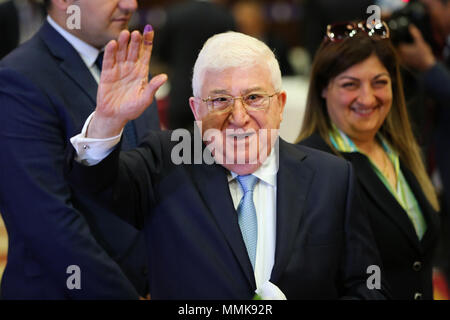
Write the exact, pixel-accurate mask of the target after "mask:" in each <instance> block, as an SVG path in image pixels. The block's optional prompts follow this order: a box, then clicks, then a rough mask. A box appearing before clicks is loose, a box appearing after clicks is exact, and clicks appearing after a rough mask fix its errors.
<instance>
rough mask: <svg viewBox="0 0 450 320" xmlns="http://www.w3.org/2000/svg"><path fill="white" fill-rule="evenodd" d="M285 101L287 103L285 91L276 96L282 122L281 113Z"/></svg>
mask: <svg viewBox="0 0 450 320" xmlns="http://www.w3.org/2000/svg"><path fill="white" fill-rule="evenodd" d="M286 101H287V94H286V91H281V92H280V93H279V94H278V102H279V103H280V110H279V111H280V121H282V120H283V112H284V107H285V106H286Z"/></svg>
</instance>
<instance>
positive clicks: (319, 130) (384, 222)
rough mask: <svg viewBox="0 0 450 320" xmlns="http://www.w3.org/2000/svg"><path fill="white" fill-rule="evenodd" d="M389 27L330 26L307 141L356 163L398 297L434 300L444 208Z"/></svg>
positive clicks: (315, 70) (316, 68) (312, 94)
mask: <svg viewBox="0 0 450 320" xmlns="http://www.w3.org/2000/svg"><path fill="white" fill-rule="evenodd" d="M388 36H389V31H388V28H387V25H386V24H384V23H380V24H377V25H376V28H368V27H365V24H364V23H363V22H361V23H341V24H335V25H330V26H329V27H328V28H327V37H326V38H325V39H324V40H323V42H322V44H321V47H320V48H319V50H318V52H317V54H316V57H315V59H314V62H313V66H312V72H311V79H310V87H309V93H308V99H307V105H306V110H305V117H304V120H303V126H302V130H301V133H300V136H299V138H298V141H299V142H300V144H302V145H305V146H309V147H313V148H317V149H320V150H322V151H325V152H329V153H332V154H336V155H338V156H340V157H343V158H345V159H347V160H348V161H350V162H351V163H352V165H353V167H354V169H355V173H356V176H357V180H358V186H359V194H360V197H361V200H362V203H364V207H365V209H366V210H367V212H368V214H369V217H370V221H371V226H372V230H373V233H374V236H375V240H376V242H377V245H378V249H379V251H380V254H381V258H382V263H383V267H382V269H381V276H382V277H383V278H384V279H385V280H387V282H388V284H389V285H390V289H391V294H392V297H393V298H394V299H433V285H432V267H433V258H434V252H435V247H436V244H437V240H438V233H439V232H438V228H439V219H438V218H439V217H438V213H437V211H438V210H439V204H438V200H437V196H436V193H435V191H434V188H433V185H432V183H431V181H430V179H429V177H428V175H427V173H426V171H425V167H424V164H423V162H422V158H421V154H420V149H419V146H418V145H417V143H416V141H415V139H414V135H413V133H412V130H411V127H410V123H409V120H408V113H407V109H406V105H405V101H404V97H403V88H402V80H401V77H400V73H399V65H398V61H397V56H396V52H395V49H394V47H393V46H392V44H391V42H390V41H389V39H388Z"/></svg>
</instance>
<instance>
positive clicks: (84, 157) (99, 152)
mask: <svg viewBox="0 0 450 320" xmlns="http://www.w3.org/2000/svg"><path fill="white" fill-rule="evenodd" d="M94 113H95V111H94V112H93V113H91V115H90V116H89V117H88V118H87V120H86V122H85V123H84V126H83V129H82V130H81V133H80V134H77V135H76V136H73V137H72V138H70V142H71V143H72V146H73V147H74V149H75V151H76V152H77V155H76V157H75V161H77V162H79V163H82V164H84V165H86V166H94V165H96V164H98V163H99V162H101V161H102V160H103V159H105V158H106V157H107V156H108V155H109V154H110V153H111V152H112V151H113V150H114V149H115V147H116V146H117V145H118V143H119V142H120V138H121V136H122V132H123V130H122V131H121V132H120V133H119V134H118V135H117V136H115V137H111V138H105V139H93V138H86V131H87V128H88V126H89V123H90V122H91V119H92V116H93V115H94Z"/></svg>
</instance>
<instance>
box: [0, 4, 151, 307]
mask: <svg viewBox="0 0 450 320" xmlns="http://www.w3.org/2000/svg"><path fill="white" fill-rule="evenodd" d="M45 5H46V9H47V12H48V16H47V18H46V21H45V22H44V24H43V26H42V27H41V29H40V30H39V31H38V33H37V34H36V35H35V36H34V37H33V38H32V39H31V40H30V41H28V42H26V43H24V44H23V45H22V46H19V47H18V48H17V49H15V50H14V51H13V52H11V53H10V54H9V55H7V56H6V57H5V58H3V59H2V60H1V61H0V145H1V152H0V168H1V170H0V212H1V214H2V217H3V219H4V222H5V225H6V228H7V230H8V237H9V247H8V260H7V265H6V269H5V271H4V274H3V278H2V282H1V297H2V298H4V299H138V298H139V296H145V295H146V294H147V292H148V286H147V272H148V270H147V263H146V261H147V260H146V257H145V249H144V241H143V236H142V234H141V233H140V232H139V231H138V230H137V229H135V228H133V227H131V226H130V225H128V224H127V223H126V222H124V221H122V220H120V219H119V218H117V217H115V215H114V214H112V213H111V212H112V211H114V210H117V208H114V207H106V206H102V205H101V204H99V202H98V199H96V198H92V197H89V196H87V195H85V194H82V193H80V192H77V191H75V190H72V189H71V188H70V187H69V185H68V183H67V181H66V177H65V175H64V170H63V166H64V152H65V150H66V147H67V146H68V143H69V138H70V137H71V136H73V135H74V134H75V133H76V132H77V131H78V130H79V129H80V128H81V127H82V125H83V120H84V119H85V118H86V117H87V116H88V115H89V114H90V113H91V112H92V111H93V110H94V109H95V104H96V96H97V88H98V81H99V76H100V71H101V68H102V63H101V61H102V57H103V54H102V49H103V47H104V46H105V45H106V43H108V41H110V40H112V39H116V38H117V36H118V35H119V33H120V32H121V31H122V30H123V29H126V28H127V25H128V21H129V20H130V18H131V15H132V14H133V12H134V11H135V10H136V8H137V2H136V1H135V0H96V1H92V0H78V1H75V0H47V1H46V3H45ZM71 5H76V6H78V7H79V9H80V13H81V15H80V16H79V18H80V28H74V29H73V28H69V26H68V21H69V20H68V19H69V15H68V14H67V9H68V8H69V6H71ZM70 17H73V14H71V15H70ZM75 18H76V17H75ZM71 21H72V20H71ZM158 128H159V122H158V114H157V108H156V105H152V106H151V107H149V108H148V109H147V110H146V112H144V113H143V114H142V116H141V117H139V118H137V119H136V120H135V121H133V123H132V125H131V126H128V128H125V131H124V139H123V141H122V148H123V149H132V148H134V147H135V146H136V145H137V143H139V142H140V141H141V139H142V137H143V136H145V135H146V134H147V133H148V132H149V131H151V130H152V129H153V130H158ZM71 266H78V267H79V270H80V288H79V289H78V288H72V287H70V286H68V284H67V283H68V280H70V279H68V278H69V277H70V276H71V274H70V272H69V273H68V270H69V271H70V270H71V269H70V268H71ZM69 267H70V268H69Z"/></svg>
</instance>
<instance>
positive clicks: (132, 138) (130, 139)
mask: <svg viewBox="0 0 450 320" xmlns="http://www.w3.org/2000/svg"><path fill="white" fill-rule="evenodd" d="M103 54H104V52H103V51H102V52H100V53H99V54H98V56H97V59H96V60H95V65H96V66H97V67H98V69H99V70H100V72H101V71H102V66H103ZM123 138H124V139H125V140H126V141H127V143H128V145H129V147H130V148H135V147H137V135H136V128H135V127H134V123H133V121H128V123H127V124H126V125H125V128H123Z"/></svg>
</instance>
